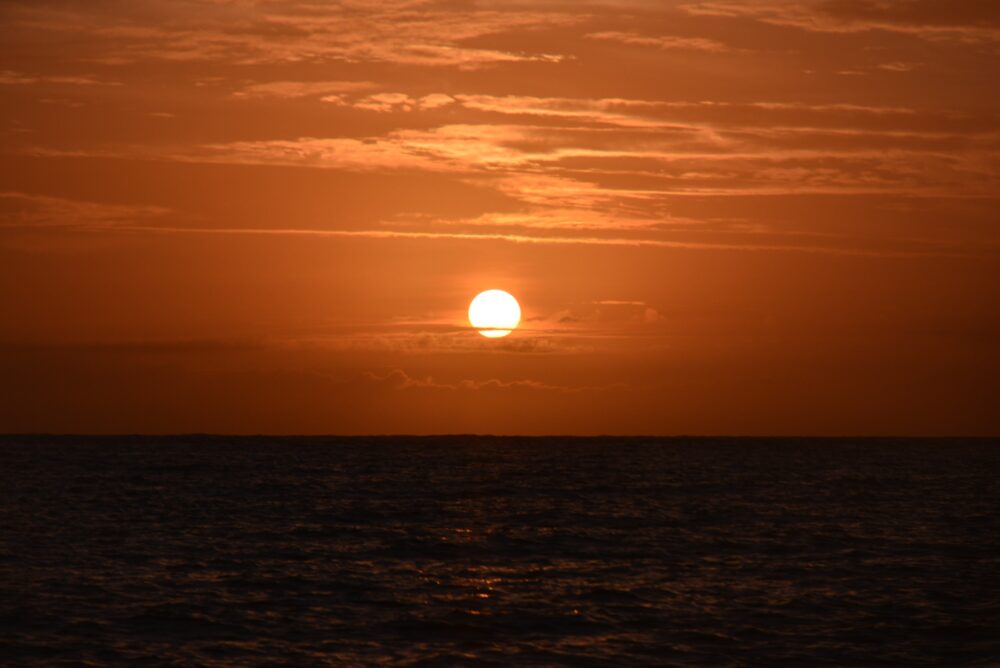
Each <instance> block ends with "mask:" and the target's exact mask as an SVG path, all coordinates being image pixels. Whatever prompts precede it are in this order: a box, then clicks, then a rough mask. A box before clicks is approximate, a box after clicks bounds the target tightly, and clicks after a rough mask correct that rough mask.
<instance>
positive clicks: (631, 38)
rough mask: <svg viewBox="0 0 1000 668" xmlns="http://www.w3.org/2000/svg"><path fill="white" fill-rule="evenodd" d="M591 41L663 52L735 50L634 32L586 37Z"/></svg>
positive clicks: (690, 39) (703, 41) (706, 42)
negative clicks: (615, 43)
mask: <svg viewBox="0 0 1000 668" xmlns="http://www.w3.org/2000/svg"><path fill="white" fill-rule="evenodd" d="M586 37H587V38H589V39H600V40H605V41H611V42H620V43H622V44H630V45H633V46H648V47H653V48H656V49H663V50H681V51H704V52H707V53H727V52H729V51H732V50H733V49H732V48H730V47H728V46H726V45H725V44H723V43H722V42H720V41H718V40H714V39H709V38H707V37H678V36H675V35H655V36H653V35H641V34H639V33H634V32H618V31H613V30H609V31H603V32H592V33H589V34H587V35H586Z"/></svg>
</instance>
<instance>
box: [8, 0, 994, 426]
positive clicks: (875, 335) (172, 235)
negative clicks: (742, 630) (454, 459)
mask: <svg viewBox="0 0 1000 668" xmlns="http://www.w3.org/2000/svg"><path fill="white" fill-rule="evenodd" d="M0 31H2V34H3V35H4V40H3V43H2V45H0V54H2V58H0V105H2V114H0V431H15V432H19V431H49V432H67V431H69V432H191V431H209V432H233V433H260V432H281V433H344V434H348V433H428V432H437V433H441V432H478V433H527V434H533V433H582V434H593V433H622V434H634V433H646V434H649V433H659V434H927V435H931V434H956V435H959V434H997V433H1000V399H998V397H1000V392H998V390H1000V381H998V378H1000V315H998V308H997V307H998V304H1000V280H998V279H1000V275H998V274H1000V265H998V259H1000V234H998V225H1000V219H998V213H997V211H998V203H1000V178H998V177H1000V151H998V148H1000V124H998V118H1000V115H998V112H1000V87H998V86H997V85H996V76H997V72H998V71H1000V4H997V3H996V2H992V1H983V0H949V1H948V2H942V1H940V0H895V1H892V2H888V1H885V2H883V1H878V0H819V1H813V2H809V1H807V0H800V1H797V2H789V1H786V0H754V1H751V0H744V1H742V2H740V1H733V0H706V1H701V0H677V1H675V0H606V1H603V2H602V1H597V0H594V1H585V0H572V1H570V0H561V1H553V2H544V1H541V0H540V1H537V2H535V1H532V2H528V1H527V0H524V1H520V2H518V1H513V0H481V1H478V2H475V1H469V2H458V1H444V0H442V1H437V0H343V1H341V2H319V1H317V0H286V1H277V0H275V1H271V2H267V1H260V2H254V1H252V0H91V1H89V2H85V3H84V2H73V1H70V0H6V1H5V2H3V3H2V4H0ZM487 288H503V289H505V290H508V291H510V292H511V293H513V294H514V295H515V296H516V297H517V298H518V299H519V300H520V302H521V306H522V308H523V311H524V320H523V322H522V326H521V328H520V329H519V330H518V331H517V332H515V333H514V334H513V335H511V336H510V337H507V338H505V339H499V340H485V339H483V338H482V337H479V336H478V335H477V334H476V333H475V332H474V331H472V330H470V329H469V328H468V326H467V323H466V320H465V309H466V307H467V305H468V302H469V300H470V299H471V298H472V297H473V296H474V295H475V294H476V293H477V292H479V291H480V290H485V289H487Z"/></svg>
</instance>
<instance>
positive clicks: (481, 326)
mask: <svg viewBox="0 0 1000 668" xmlns="http://www.w3.org/2000/svg"><path fill="white" fill-rule="evenodd" d="M519 322H521V307H520V305H518V303H517V300H516V299H514V297H513V296H512V295H511V294H510V293H508V292H504V291H503V290H487V291H486V292H480V293H479V294H478V295H476V298H475V299H473V300H472V303H471V304H469V324H471V325H472V326H473V327H475V328H476V329H478V330H479V333H480V334H482V335H483V336H485V337H487V338H490V339H496V338H499V337H501V336H507V335H508V334H510V333H511V332H512V331H514V329H515V328H516V327H517V324H518V323H519Z"/></svg>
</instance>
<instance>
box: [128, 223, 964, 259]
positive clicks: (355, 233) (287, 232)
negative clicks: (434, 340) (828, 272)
mask: <svg viewBox="0 0 1000 668" xmlns="http://www.w3.org/2000/svg"><path fill="white" fill-rule="evenodd" d="M114 229H115V231H121V232H142V233H149V234H199V235H219V236H224V235H238V236H265V237H266V236H288V237H319V238H322V237H329V238H357V239H417V240H448V241H504V242H510V243H519V244H546V245H549V244H555V245H583V246H612V247H631V248H663V249H679V250H707V251H750V252H779V253H816V254H825V255H845V256H858V257H879V258H891V257H896V258H907V257H983V256H980V255H974V254H969V253H958V252H938V251H910V250H894V251H881V250H869V249H862V248H836V247H828V246H795V245H780V244H720V243H702V242H687V241H667V240H662V239H627V238H616V237H567V236H531V235H524V234H495V233H469V232H405V231H395V230H321V229H312V230H310V229H280V228H271V229H266V228H232V227H230V228H197V227H168V226H155V225H148V226H146V225H143V226H138V225H135V226H130V225H118V226H116V227H115V228H114Z"/></svg>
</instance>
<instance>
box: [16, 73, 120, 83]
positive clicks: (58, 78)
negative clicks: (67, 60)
mask: <svg viewBox="0 0 1000 668" xmlns="http://www.w3.org/2000/svg"><path fill="white" fill-rule="evenodd" d="M40 84H58V85H68V86H121V85H122V84H121V83H120V82H117V81H104V80H102V79H99V78H97V77H96V76H94V75H91V74H75V75H66V74H25V73H23V72H14V71H12V70H3V71H0V86H33V85H40Z"/></svg>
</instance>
